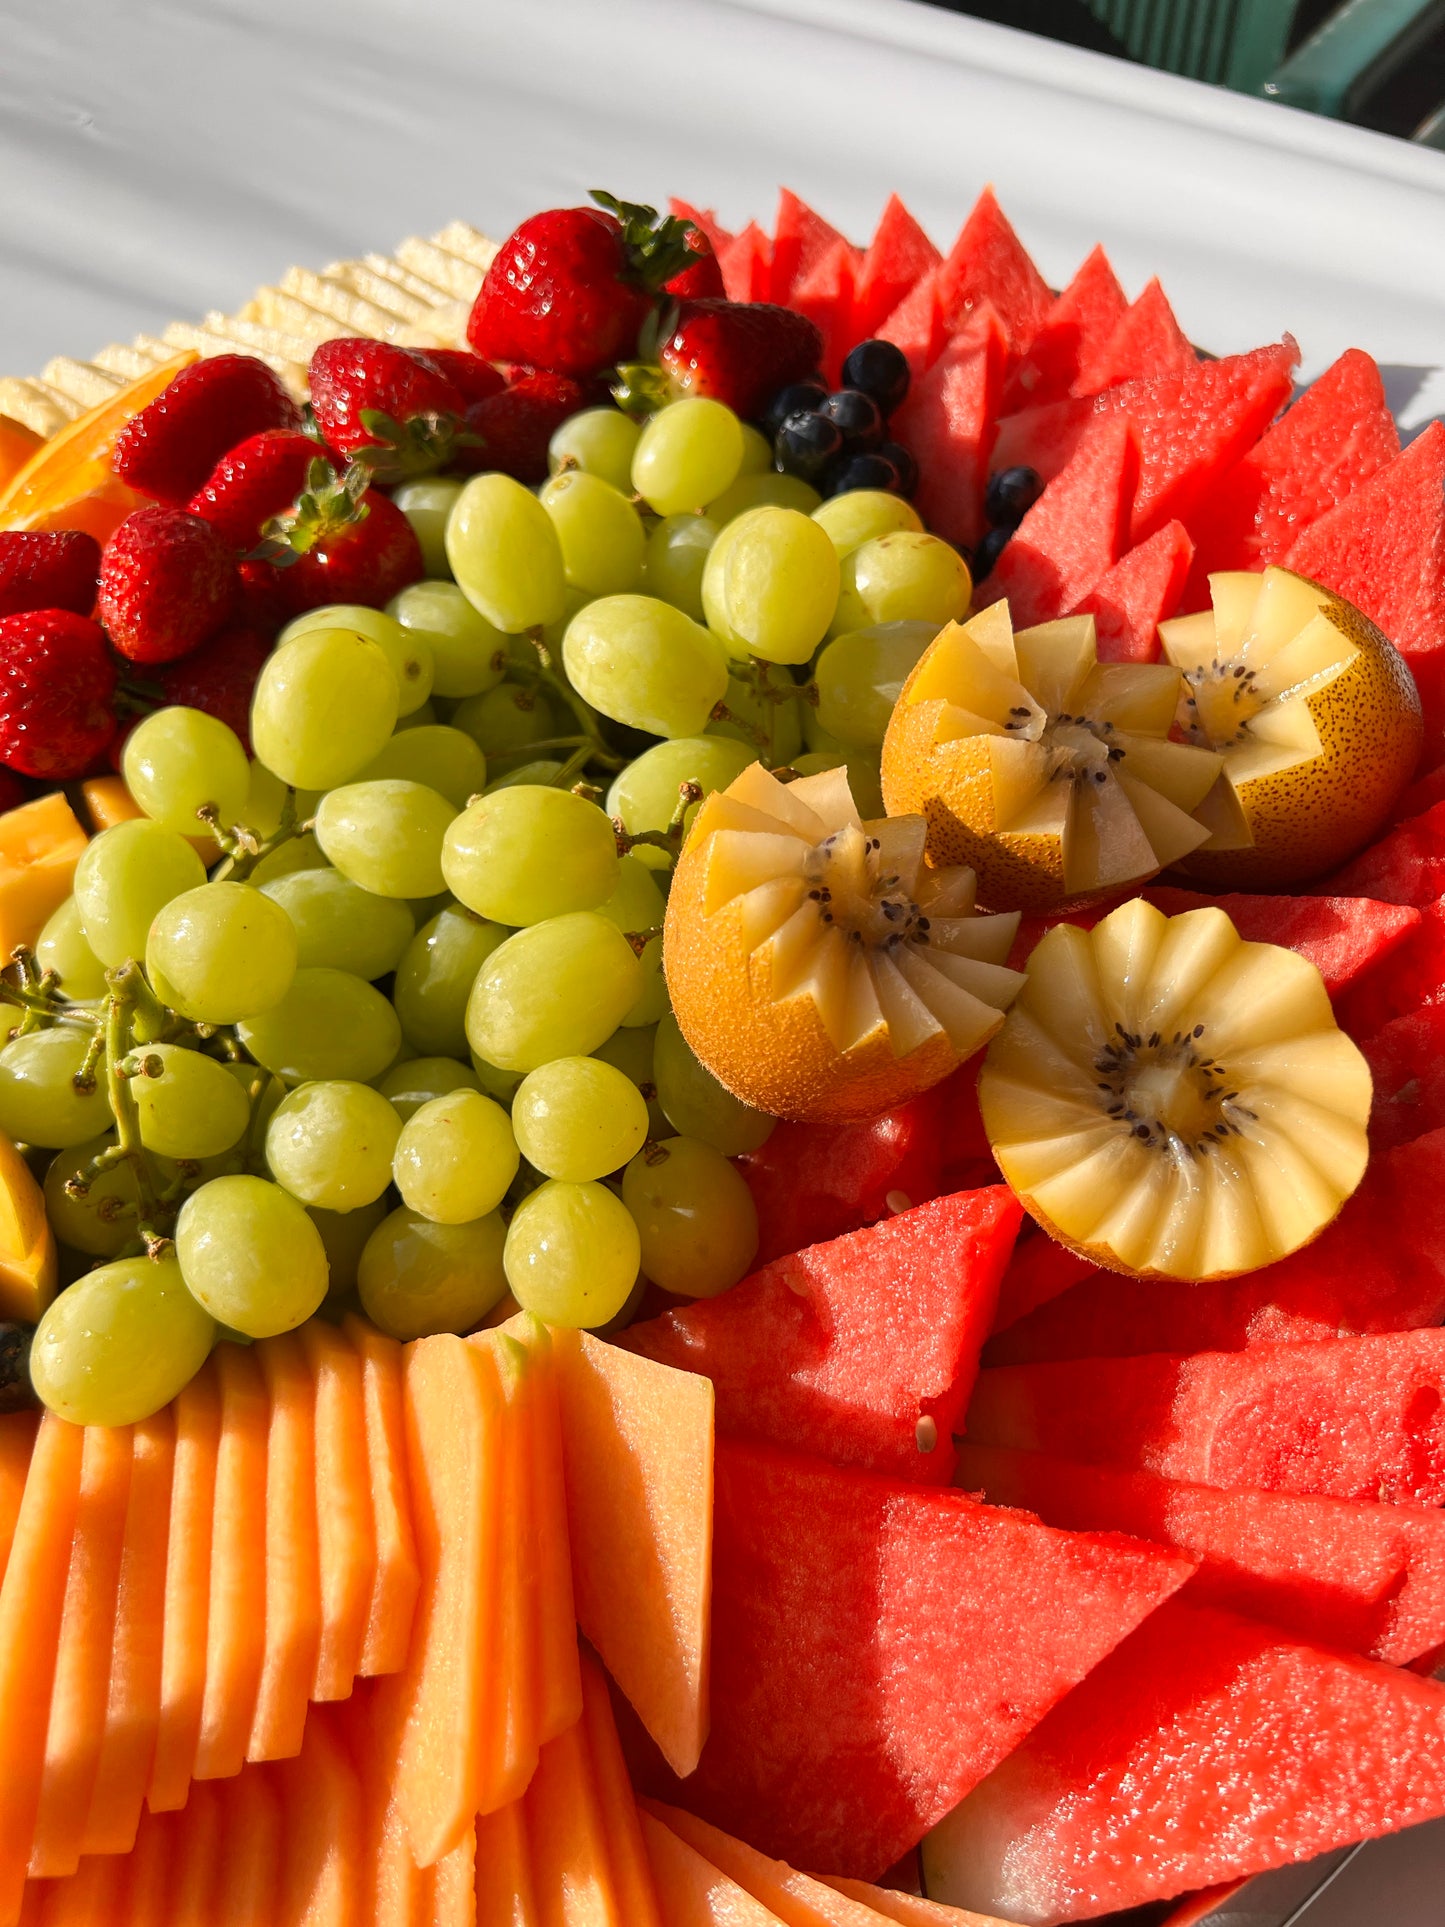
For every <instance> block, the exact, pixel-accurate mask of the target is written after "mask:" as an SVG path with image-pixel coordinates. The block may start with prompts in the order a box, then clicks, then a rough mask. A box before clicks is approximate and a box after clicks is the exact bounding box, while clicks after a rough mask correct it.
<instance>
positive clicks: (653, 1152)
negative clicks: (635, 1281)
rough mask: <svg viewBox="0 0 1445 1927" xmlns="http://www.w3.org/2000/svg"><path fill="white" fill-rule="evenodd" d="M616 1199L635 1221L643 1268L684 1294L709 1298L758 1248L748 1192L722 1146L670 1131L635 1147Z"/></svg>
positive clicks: (739, 1274) (743, 1270)
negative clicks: (656, 1141)
mask: <svg viewBox="0 0 1445 1927" xmlns="http://www.w3.org/2000/svg"><path fill="white" fill-rule="evenodd" d="M622 1200H623V1203H624V1204H625V1205H626V1206H627V1209H628V1210H629V1211H630V1212H631V1213H632V1215H633V1217H634V1219H635V1220H636V1222H637V1230H638V1236H639V1239H640V1241H641V1246H642V1269H643V1271H644V1272H645V1273H646V1274H647V1276H648V1277H649V1278H650V1279H651V1280H652V1282H653V1283H654V1284H655V1285H661V1287H662V1289H663V1290H664V1291H673V1292H677V1293H679V1294H680V1295H681V1296H682V1297H684V1298H715V1297H716V1296H717V1294H718V1293H719V1292H720V1291H726V1290H727V1289H728V1287H729V1286H730V1285H735V1284H736V1283H737V1282H738V1280H739V1279H740V1278H743V1277H746V1275H747V1272H748V1268H749V1266H750V1265H751V1264H752V1262H753V1259H754V1258H755V1257H756V1256H757V1255H758V1214H757V1209H756V1207H755V1206H754V1204H753V1195H752V1192H751V1191H749V1190H748V1187H747V1185H746V1184H745V1183H744V1181H743V1179H742V1177H741V1176H740V1175H739V1173H738V1172H737V1171H736V1170H735V1169H734V1167H733V1166H732V1165H731V1164H729V1163H728V1161H727V1159H726V1158H725V1157H724V1156H723V1154H722V1152H721V1151H717V1150H714V1149H713V1147H712V1145H711V1144H704V1143H703V1142H702V1140H701V1139H700V1138H695V1137H671V1138H669V1139H668V1140H667V1142H666V1143H665V1144H651V1145H648V1146H647V1147H646V1149H644V1150H642V1151H639V1152H638V1154H637V1156H636V1157H635V1158H634V1159H633V1160H632V1162H631V1164H629V1165H628V1167H627V1169H626V1171H625V1172H624V1173H623V1175H622Z"/></svg>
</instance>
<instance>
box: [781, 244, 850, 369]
mask: <svg viewBox="0 0 1445 1927" xmlns="http://www.w3.org/2000/svg"><path fill="white" fill-rule="evenodd" d="M858 260H859V255H858V250H857V249H856V248H855V247H853V246H851V245H850V243H848V242H847V241H835V242H834V243H833V245H832V247H830V248H829V249H828V250H827V252H826V253H824V254H820V255H819V256H818V257H817V259H816V260H815V261H814V262H813V265H812V266H811V267H810V268H809V269H808V270H807V272H806V273H804V274H801V275H799V277H798V279H797V281H796V282H795V283H794V284H793V292H792V294H791V296H790V297H789V300H788V306H789V307H791V308H796V309H797V311H798V313H799V314H805V315H806V316H807V317H808V319H809V321H811V322H812V323H813V324H814V326H815V327H816V328H817V330H818V332H819V334H821V335H822V337H823V354H822V358H821V360H820V362H819V366H820V367H821V368H822V370H823V375H824V377H825V379H826V380H828V381H830V382H836V381H837V380H838V378H839V371H840V368H841V366H842V362H843V357H844V355H846V354H847V352H848V350H849V349H850V348H851V347H852V345H853V343H854V341H855V340H856V339H857V335H856V332H855V330H854V328H853V282H854V277H855V276H856V274H857V272H858Z"/></svg>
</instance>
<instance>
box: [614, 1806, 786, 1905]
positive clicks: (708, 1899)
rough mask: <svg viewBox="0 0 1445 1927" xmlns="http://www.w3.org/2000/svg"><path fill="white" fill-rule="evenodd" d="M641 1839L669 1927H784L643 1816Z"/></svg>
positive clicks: (743, 1891) (654, 1820)
mask: <svg viewBox="0 0 1445 1927" xmlns="http://www.w3.org/2000/svg"><path fill="white" fill-rule="evenodd" d="M642 1837H643V1840H644V1841H645V1842H646V1845H647V1857H648V1860H649V1861H650V1862H651V1865H652V1877H653V1880H654V1881H655V1882H656V1885H657V1893H658V1898H659V1899H660V1900H661V1902H662V1911H663V1916H664V1918H665V1919H666V1920H667V1923H668V1927H781V1923H780V1922H779V1921H778V1917H777V1915H776V1914H774V1913H769V1911H768V1909H767V1908H766V1907H765V1906H764V1905H763V1904H762V1902H761V1901H759V1900H754V1899H753V1897H752V1895H751V1894H750V1893H749V1892H748V1891H747V1889H746V1888H745V1887H740V1886H739V1885H738V1884H737V1882H736V1881H735V1880H729V1879H728V1877H727V1875H726V1874H725V1873H721V1872H719V1870H718V1869H717V1868H716V1867H714V1866H713V1865H712V1864H711V1863H710V1862H709V1861H706V1860H704V1859H703V1857H702V1855H701V1854H700V1853H698V1852H697V1851H696V1849H695V1848H693V1847H690V1846H688V1844H687V1842H686V1841H685V1840H679V1839H678V1837H677V1835H676V1834H675V1833H673V1832H672V1831H671V1829H670V1828H668V1827H665V1826H664V1825H663V1824H662V1822H661V1820H659V1819H657V1818H655V1817H654V1815H652V1814H650V1813H648V1812H646V1811H644V1812H643V1814H642Z"/></svg>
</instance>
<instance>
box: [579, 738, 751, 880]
mask: <svg viewBox="0 0 1445 1927" xmlns="http://www.w3.org/2000/svg"><path fill="white" fill-rule="evenodd" d="M756 761H757V752H756V751H755V750H754V749H752V748H750V747H748V746H747V745H745V744H743V743H741V742H738V741H736V740H734V739H733V738H731V737H728V736H725V735H723V734H722V733H721V729H720V728H719V733H718V734H717V735H712V734H708V735H706V736H677V737H674V738H673V740H672V741H671V742H669V743H654V744H653V746H652V748H651V749H645V750H644V751H643V752H642V754H641V755H640V756H638V757H636V758H635V759H634V760H633V761H632V762H630V763H629V764H628V765H627V767H626V769H624V770H619V771H618V773H617V775H616V776H615V777H614V778H613V781H612V787H611V789H610V790H609V791H608V792H607V814H608V815H609V816H620V817H621V819H622V827H623V829H624V830H626V831H627V833H628V835H629V836H636V835H638V834H639V832H641V831H644V830H665V829H666V828H667V827H668V825H669V824H670V823H671V821H672V819H673V815H674V812H675V811H676V809H677V806H678V802H679V798H680V794H681V790H682V785H683V784H684V783H696V784H697V786H698V788H699V789H700V790H701V792H702V794H703V795H704V796H710V795H711V794H712V792H713V791H714V790H722V789H726V788H727V786H728V784H729V783H731V782H733V781H735V780H736V778H737V777H739V776H741V775H742V773H743V771H744V770H745V769H746V768H747V767H748V765H749V764H750V763H754V762H756ZM633 854H634V855H636V856H638V857H639V858H640V859H641V860H642V861H643V862H644V863H646V862H648V861H649V856H650V854H651V852H650V851H649V850H648V846H647V845H645V844H644V845H641V846H639V848H638V849H637V850H636V851H634V853H633ZM657 855H658V856H659V857H660V858H661V860H662V861H663V862H666V857H665V856H663V855H662V853H661V852H660V851H659V852H657Z"/></svg>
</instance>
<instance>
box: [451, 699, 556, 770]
mask: <svg viewBox="0 0 1445 1927" xmlns="http://www.w3.org/2000/svg"><path fill="white" fill-rule="evenodd" d="M452 728H453V729H461V730H465V731H466V733H467V735H468V736H470V737H471V739H472V741H473V742H474V743H475V744H476V745H477V747H478V748H479V749H480V750H481V751H482V753H483V754H484V755H485V757H486V759H487V775H488V777H489V778H490V779H491V781H493V782H496V780H497V779H498V778H499V777H501V776H505V775H506V774H507V772H508V771H509V770H514V769H517V768H519V767H520V766H521V765H522V764H524V763H529V762H532V761H533V760H535V759H534V755H533V753H532V745H533V744H534V743H541V742H546V741H548V740H549V739H550V738H551V737H553V736H555V735H557V734H558V729H557V719H556V717H555V715H554V714H553V712H552V707H551V704H550V703H549V702H548V701H547V698H546V697H545V696H543V695H542V694H541V693H540V692H539V691H537V690H533V689H524V688H521V687H519V685H518V684H516V683H511V682H504V683H502V684H501V685H500V687H498V688H496V689H489V690H487V691H486V693H485V694H484V695H481V696H468V697H467V698H466V699H465V700H464V701H462V702H459V703H458V704H457V706H456V708H455V709H454V710H453V711H452Z"/></svg>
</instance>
